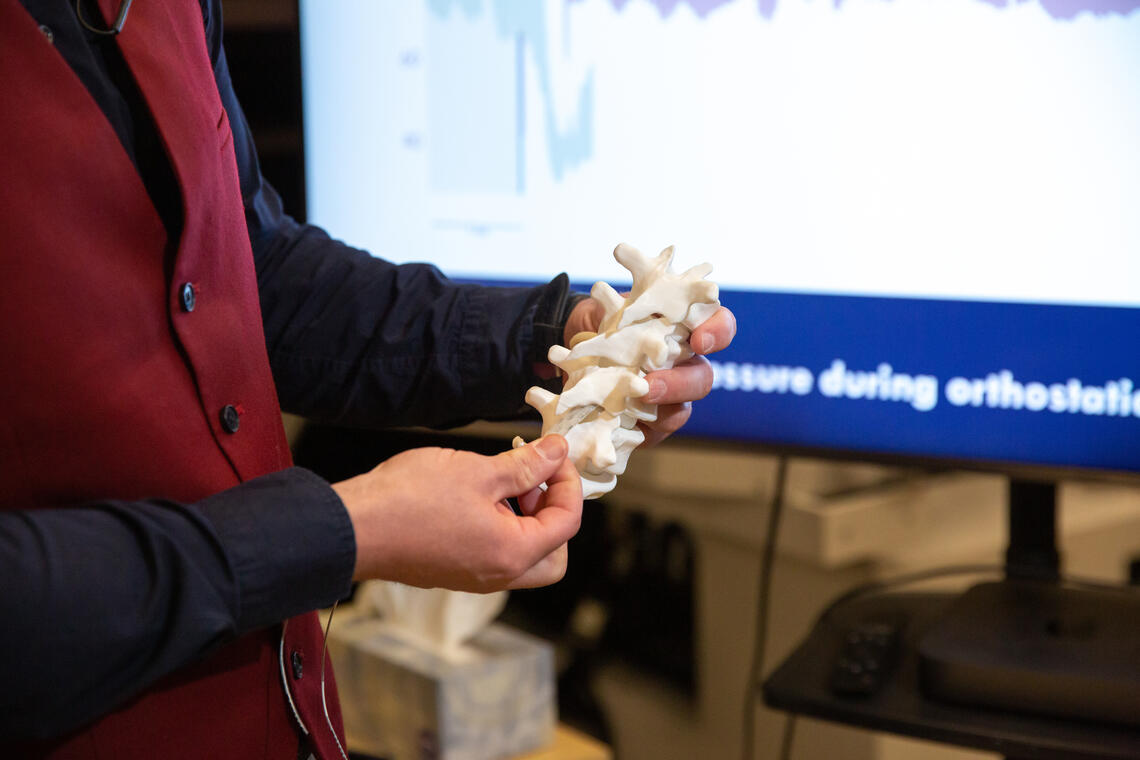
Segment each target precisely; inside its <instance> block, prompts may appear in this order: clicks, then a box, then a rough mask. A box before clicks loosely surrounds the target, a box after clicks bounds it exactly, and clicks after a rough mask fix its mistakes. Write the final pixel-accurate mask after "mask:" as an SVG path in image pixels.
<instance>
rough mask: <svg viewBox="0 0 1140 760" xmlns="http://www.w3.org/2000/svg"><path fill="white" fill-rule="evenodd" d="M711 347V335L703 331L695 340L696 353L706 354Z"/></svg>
mask: <svg viewBox="0 0 1140 760" xmlns="http://www.w3.org/2000/svg"><path fill="white" fill-rule="evenodd" d="M712 347H713V336H711V335H709V334H708V333H705V334H704V335H702V336H701V337H700V339H699V340H697V353H698V354H707V353H708V352H709V351H712Z"/></svg>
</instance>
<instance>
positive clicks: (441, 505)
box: [333, 435, 582, 592]
mask: <svg viewBox="0 0 1140 760" xmlns="http://www.w3.org/2000/svg"><path fill="white" fill-rule="evenodd" d="M567 451H568V447H567V444H566V439H564V438H563V437H562V436H558V435H548V436H545V437H543V438H541V439H540V440H538V441H535V442H533V443H529V444H527V445H526V446H523V447H520V448H518V449H513V450H511V451H507V452H504V453H502V454H498V455H496V456H493V457H487V456H481V455H479V454H473V453H471V452H466V451H454V450H452V449H439V448H423V449H411V450H409V451H405V452H402V453H400V454H397V455H396V456H394V457H392V458H391V459H388V460H387V461H385V462H383V463H381V464H380V465H379V466H378V467H376V468H375V469H374V470H372V471H371V472H368V473H365V474H363V475H358V476H357V477H355V478H351V479H349V480H345V481H342V482H340V483H336V484H334V485H333V489H334V490H335V491H336V492H337V495H338V496H340V498H341V500H342V501H343V502H344V505H345V507H346V508H347V510H348V514H349V517H350V518H351V520H352V527H353V530H354V531H355V532H356V569H355V572H354V578H355V579H356V580H365V579H369V578H382V579H385V580H393V581H399V582H401V583H407V584H410V585H413V586H422V587H425V588H431V587H436V586H440V587H443V588H450V589H456V590H459V591H478V592H489V591H497V590H500V589H506V588H528V587H534V586H545V585H547V584H550V583H554V582H555V581H558V580H560V579H561V578H562V576H563V575H564V574H565V572H566V561H567V549H566V542H567V541H569V540H570V538H571V537H572V536H573V535H574V534H575V533H577V532H578V527H579V525H580V524H581V519H582V486H581V480H580V479H579V477H578V471H577V470H576V469H575V468H574V465H573V463H572V462H570V461H569V460H568V459H567V457H566V454H567ZM544 482H545V483H546V484H547V488H546V490H545V491H543V490H541V489H539V488H538V486H539V484H540V483H544ZM512 496H513V497H518V501H519V505H520V506H521V508H522V511H523V513H524V514H523V516H521V517H520V516H518V515H516V514H515V513H514V512H513V511H511V509H510V507H509V506H508V505H507V503H506V502H505V499H506V498H508V497H512Z"/></svg>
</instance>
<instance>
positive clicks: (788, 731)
mask: <svg viewBox="0 0 1140 760" xmlns="http://www.w3.org/2000/svg"><path fill="white" fill-rule="evenodd" d="M795 738H796V716H795V714H794V713H788V717H787V718H785V719H784V738H783V739H782V740H781V741H780V760H791V758H792V742H793V741H795Z"/></svg>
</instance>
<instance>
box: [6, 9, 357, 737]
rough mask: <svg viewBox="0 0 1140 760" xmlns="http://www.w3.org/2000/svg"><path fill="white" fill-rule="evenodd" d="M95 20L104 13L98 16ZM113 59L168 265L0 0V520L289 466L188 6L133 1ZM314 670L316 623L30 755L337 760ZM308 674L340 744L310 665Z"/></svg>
mask: <svg viewBox="0 0 1140 760" xmlns="http://www.w3.org/2000/svg"><path fill="white" fill-rule="evenodd" d="M99 5H100V8H101V11H102V13H103V16H104V19H109V18H113V16H114V14H115V12H116V11H117V6H118V1H117V0H100V2H99ZM118 44H119V46H120V48H121V50H122V53H123V56H124V58H125V59H126V61H127V64H128V66H129V68H130V70H131V72H132V73H133V75H134V77H135V80H136V81H137V82H138V85H139V87H140V89H141V91H142V94H143V97H144V100H145V102H146V104H147V105H148V107H149V109H150V111H151V114H152V116H153V118H154V122H155V124H156V125H157V128H158V132H159V134H160V136H161V138H162V142H163V144H164V145H165V148H166V151H167V155H168V157H169V160H170V162H171V165H172V167H173V170H174V175H175V177H176V179H177V182H178V185H179V188H180V190H181V194H182V210H183V226H182V233H181V239H180V240H179V241H178V244H177V252H176V255H174V256H173V258H172V259H171V258H168V257H165V254H164V250H165V249H166V248H167V240H166V232H165V230H164V227H163V225H162V222H161V220H160V218H159V216H158V213H157V211H156V210H155V208H154V206H153V205H152V203H151V201H150V198H149V196H148V195H147V192H146V189H145V188H144V186H143V184H142V181H141V179H140V178H139V175H138V174H137V172H136V170H135V168H134V166H133V165H132V163H131V161H130V159H129V157H128V156H127V154H126V152H125V151H124V150H123V147H122V145H121V144H120V142H119V139H118V137H117V136H116V134H115V132H114V129H113V128H112V127H111V125H110V123H109V122H108V121H107V119H106V118H105V116H104V115H103V112H102V111H101V110H100V108H99V106H98V105H97V104H96V103H95V101H94V100H93V99H92V97H91V95H90V94H89V93H88V91H87V89H86V88H85V87H84V86H83V84H82V83H81V82H80V80H79V79H78V78H77V77H76V76H75V74H74V73H73V71H72V70H71V68H70V66H68V64H67V63H66V61H65V60H64V59H63V57H62V56H61V55H60V54H59V53H58V52H57V51H56V50H55V48H54V47H53V46H52V44H51V43H50V42H49V41H48V39H47V38H46V37H45V36H44V35H43V34H42V33H41V32H40V30H39V29H38V27H37V24H36V23H35V22H34V21H33V20H32V18H31V16H29V15H28V13H27V12H26V11H25V10H24V9H23V7H22V6H21V5H20V3H19V1H18V0H0V90H2V94H3V103H2V105H0V146H2V147H0V509H28V508H50V507H53V506H60V505H69V504H76V503H80V502H83V501H85V500H91V499H97V498H101V497H105V498H123V499H136V498H143V497H165V498H171V499H177V500H181V501H194V500H197V499H200V498H203V497H205V496H207V495H209V494H212V493H215V492H217V491H220V490H222V489H226V488H230V487H232V486H235V485H237V484H238V483H241V482H242V481H244V480H248V479H250V478H253V477H257V476H259V475H262V474H265V473H268V472H273V471H276V470H280V469H282V468H284V467H288V466H289V464H290V458H289V451H288V448H287V446H286V441H285V436H284V432H283V430H282V426H281V416H280V410H279V408H278V403H277V396H276V392H275V390H274V386H273V379H272V377H271V375H270V370H269V362H268V359H267V356H266V350H265V339H264V335H263V332H262V327H261V313H260V310H259V307H258V300H257V283H256V279H255V274H254V268H253V256H252V253H251V251H250V244H249V237H248V233H247V231H246V226H245V218H244V212H243V208H242V201H241V192H240V189H239V186H238V175H237V166H236V162H235V159H234V151H233V138H232V134H231V132H230V127H229V122H228V120H227V117H226V112H225V110H224V109H223V108H222V104H221V101H220V99H219V97H218V92H217V88H216V86H215V84H214V78H213V72H212V70H211V66H210V61H209V56H208V52H207V49H206V43H205V38H204V33H203V25H202V14H201V8H200V6H199V4H198V2H197V0H161V2H155V1H153V0H152V1H148V2H139V3H136V4H135V5H134V7H133V8H132V10H131V13H130V18H129V21H128V23H127V25H126V27H125V29H124V31H123V32H122V34H121V35H120V36H119V37H118ZM186 283H189V284H191V285H192V287H193V289H194V292H195V294H196V304H195V308H194V309H193V310H192V311H187V310H185V309H184V308H183V304H182V296H181V293H182V288H183V285H184V284H186ZM228 405H232V406H234V407H236V408H237V409H238V410H240V416H239V418H238V420H239V422H240V425H239V428H238V430H237V431H236V432H233V433H231V432H227V426H226V424H225V422H224V420H223V417H222V410H223V408H225V407H226V406H228ZM294 651H296V652H299V654H300V656H301V657H302V658H303V662H304V663H305V664H306V667H304V668H303V675H302V677H301V678H300V679H295V678H294V677H293V671H292V668H291V667H287V666H286V664H287V663H288V662H291V660H292V656H293V652H294ZM320 656H321V630H320V627H319V624H318V622H317V619H316V615H315V614H312V613H311V614H309V615H305V616H302V617H299V618H295V619H293V620H291V621H289V623H288V624H287V626H285V627H284V629H283V628H282V627H280V626H278V627H276V628H275V629H272V630H265V631H259V632H256V633H254V634H250V635H248V636H246V637H244V638H242V639H240V640H238V641H237V642H234V643H233V644H230V645H228V646H226V647H223V648H222V649H221V650H219V651H218V652H217V653H216V654H214V655H213V656H211V657H210V658H208V659H207V660H206V661H204V662H202V663H199V664H195V665H192V666H190V667H187V668H185V669H183V670H181V671H179V672H177V673H175V674H173V675H172V676H170V677H168V678H166V679H164V680H163V681H161V682H159V683H158V684H157V685H155V686H153V687H151V688H149V689H148V690H146V691H145V692H144V693H142V694H141V695H139V696H138V697H137V698H135V699H134V700H133V701H131V702H130V703H129V704H127V705H124V706H120V707H118V708H117V709H115V710H114V711H113V712H111V713H109V714H108V715H106V716H105V717H103V718H101V719H99V720H98V721H96V722H95V723H94V724H92V725H90V726H87V727H85V728H83V729H82V730H80V731H79V732H77V733H76V734H73V735H71V736H68V737H65V738H64V739H61V740H60V741H57V742H51V743H49V744H47V745H45V746H44V747H42V748H37V750H36V752H35V754H37V755H42V756H45V757H52V758H94V757H100V758H120V759H122V760H125V759H129V758H144V757H145V758H152V757H162V758H205V757H209V758H289V760H292V758H295V757H296V753H297V742H298V736H299V735H300V734H301V733H307V734H308V735H309V741H310V742H311V743H312V744H313V745H314V746H315V747H316V749H317V753H318V755H319V756H320V757H322V758H338V757H339V756H340V753H339V751H338V749H337V747H336V741H335V739H334V736H333V733H332V732H331V731H330V730H329V728H328V724H327V722H326V719H325V716H324V711H323V710H322V708H321V694H320V683H319V678H318V675H317V674H318V671H319V668H317V667H312V665H311V664H313V663H318V662H319V658H320ZM326 678H327V679H328V686H327V689H328V700H329V709H330V712H331V714H332V716H333V721H334V723H335V724H336V725H337V731H338V732H339V733H341V742H342V743H343V731H342V729H341V728H340V712H339V707H338V705H337V700H336V688H335V684H334V683H333V682H332V676H331V667H326ZM298 723H300V725H298ZM29 752H30V750H29Z"/></svg>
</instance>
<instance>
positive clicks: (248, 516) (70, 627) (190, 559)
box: [0, 467, 356, 739]
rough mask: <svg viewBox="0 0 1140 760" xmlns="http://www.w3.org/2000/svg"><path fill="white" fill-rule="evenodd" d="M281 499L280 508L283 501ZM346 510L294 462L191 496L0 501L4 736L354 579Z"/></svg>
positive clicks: (87, 707)
mask: <svg viewBox="0 0 1140 760" xmlns="http://www.w3.org/2000/svg"><path fill="white" fill-rule="evenodd" d="M286 503H287V504H288V505H289V508H288V509H283V508H282V505H283V504H286ZM355 560H356V545H355V540H354V536H353V530H352V523H351V521H350V520H349V517H348V514H347V512H346V511H345V509H344V506H343V504H342V503H341V501H340V499H339V498H338V497H337V495H336V493H335V492H334V491H333V490H332V489H331V488H330V487H329V485H328V484H327V483H325V482H324V481H323V480H321V479H320V478H319V477H317V476H316V475H314V474H312V473H310V472H308V471H306V470H303V469H300V468H296V467H294V468H291V469H288V470H284V471H282V472H278V473H274V474H271V475H266V476H264V477H261V478H257V479H254V480H251V481H248V482H246V483H244V484H242V485H240V486H237V487H235V488H232V489H229V490H227V491H223V492H221V493H218V494H216V495H213V496H210V497H209V498H207V499H204V500H202V501H200V502H197V503H194V504H181V503H176V502H172V501H161V500H148V501H138V502H126V501H113V500H106V501H100V502H97V503H91V504H84V505H79V506H77V507H75V508H61V509H37V510H26V511H12V512H0V619H2V620H3V621H4V624H3V625H2V626H0V651H3V652H5V653H7V654H6V656H5V657H3V658H2V659H0V683H4V684H20V688H19V689H3V690H0V736H4V737H9V738H11V739H26V738H36V739H38V738H48V737H52V736H58V735H60V734H62V733H64V732H66V731H69V730H71V729H74V728H77V727H79V726H81V725H83V724H84V723H86V722H88V721H90V720H92V719H94V718H96V717H98V716H99V715H101V714H103V713H105V712H107V711H108V710H110V709H113V708H114V707H115V706H117V705H119V704H122V703H123V702H125V701H126V700H128V699H129V698H131V697H132V696H134V695H135V694H137V693H139V692H140V691H142V690H143V689H144V688H146V687H147V686H148V685H150V684H152V683H154V682H155V681H157V680H158V679H160V678H162V677H163V676H165V675H167V674H169V673H171V672H173V671H174V670H176V669H177V668H179V667H181V666H183V665H186V664H189V663H191V662H193V661H196V660H198V659H201V658H202V657H204V656H206V655H207V654H209V653H210V652H212V651H213V650H214V649H216V648H217V647H218V646H220V645H221V644H224V643H226V642H227V641H230V640H232V639H234V638H236V637H237V636H240V635H242V634H243V633H246V632H249V631H252V630H255V629H257V628H260V627H263V626H266V625H270V624H273V623H276V622H279V621H281V620H284V619H286V618H288V617H292V616H294V615H298V614H301V613H303V612H306V611H309V610H313V609H318V608H320V607H325V606H328V605H330V604H332V603H333V602H334V601H336V600H337V599H340V598H343V597H344V596H346V595H347V594H348V592H349V589H350V587H351V581H352V572H353V567H354V565H355Z"/></svg>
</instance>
